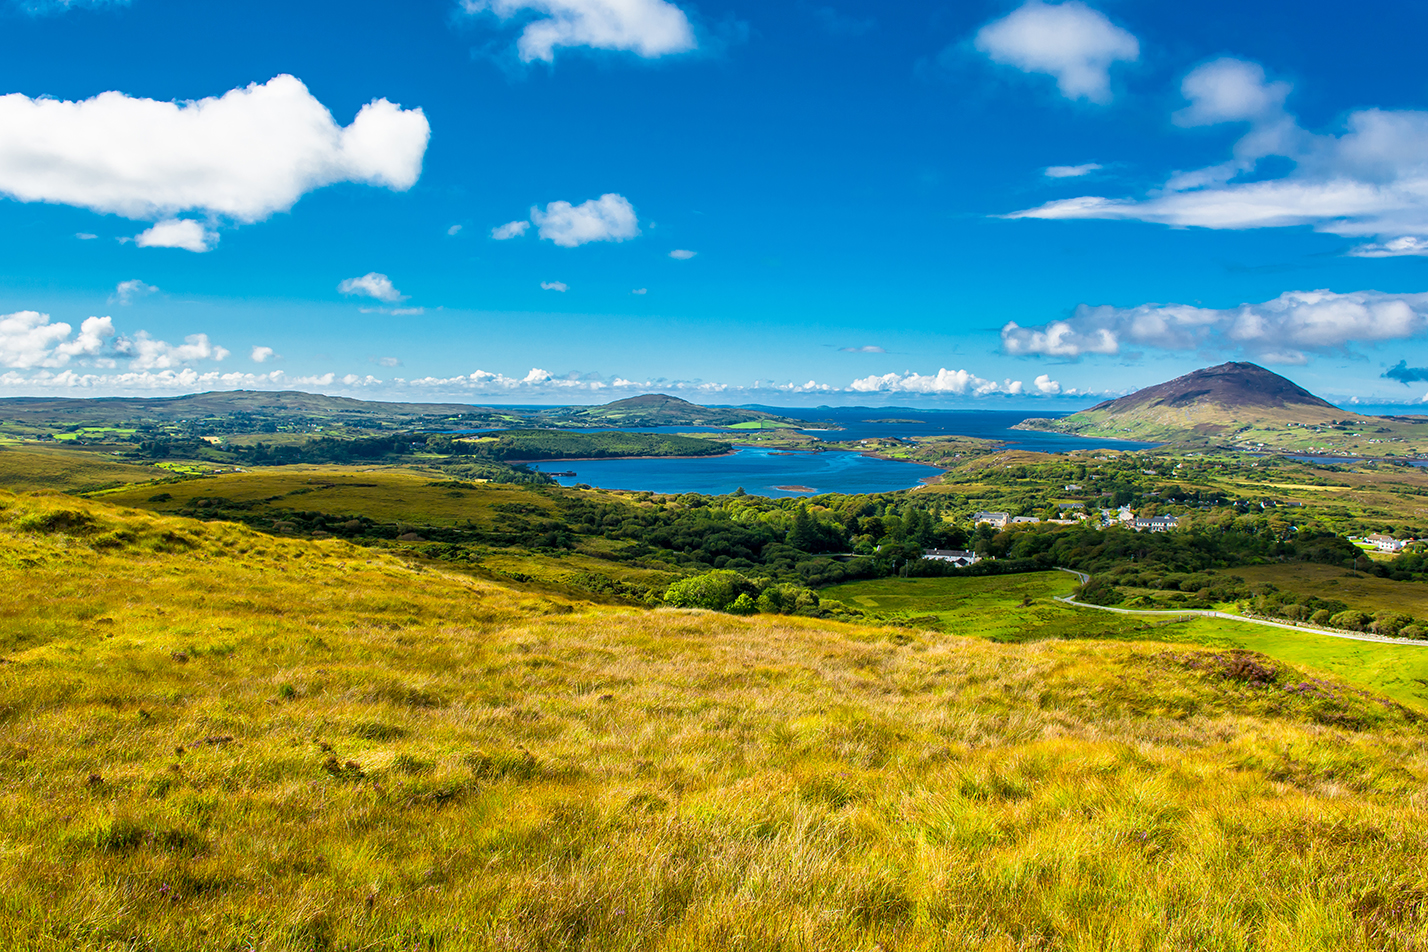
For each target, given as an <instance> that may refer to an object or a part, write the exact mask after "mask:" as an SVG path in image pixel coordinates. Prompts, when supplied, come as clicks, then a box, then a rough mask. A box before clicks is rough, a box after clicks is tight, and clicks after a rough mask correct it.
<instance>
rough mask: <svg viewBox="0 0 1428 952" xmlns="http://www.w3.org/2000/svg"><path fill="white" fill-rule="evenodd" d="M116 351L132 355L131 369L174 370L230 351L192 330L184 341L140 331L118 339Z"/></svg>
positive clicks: (215, 357)
mask: <svg viewBox="0 0 1428 952" xmlns="http://www.w3.org/2000/svg"><path fill="white" fill-rule="evenodd" d="M114 349H115V351H116V352H117V353H120V354H123V355H124V356H126V357H129V358H130V360H129V367H130V369H132V370H172V369H174V368H178V367H183V366H184V365H186V364H190V363H194V362H195V361H199V360H223V359H225V358H226V357H227V356H228V351H227V350H226V349H224V348H222V347H219V346H217V345H216V344H214V343H213V342H212V341H210V340H209V339H208V335H207V334H190V335H188V336H187V337H185V338H184V342H183V343H182V344H170V343H169V342H168V341H162V340H157V339H155V338H153V337H150V336H149V335H148V333H147V332H145V331H140V332H139V333H137V334H135V335H134V336H133V337H127V338H120V339H119V340H118V341H116V342H115V345H114Z"/></svg>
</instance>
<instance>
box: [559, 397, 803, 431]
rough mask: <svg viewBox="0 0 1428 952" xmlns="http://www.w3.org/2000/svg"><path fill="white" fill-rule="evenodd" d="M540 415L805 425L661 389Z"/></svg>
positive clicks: (570, 419) (585, 420) (588, 420)
mask: <svg viewBox="0 0 1428 952" xmlns="http://www.w3.org/2000/svg"><path fill="white" fill-rule="evenodd" d="M540 416H541V418H542V419H545V420H548V421H550V422H560V423H565V424H567V425H570V424H574V425H578V426H738V425H739V424H745V423H760V422H765V423H773V424H779V423H782V424H789V425H798V426H805V425H807V424H804V423H801V422H799V421H797V420H791V419H788V418H787V417H780V416H777V415H775V414H772V413H765V412H764V411H762V410H745V409H742V408H739V407H701V406H699V405H698V404H695V403H690V402H689V401H688V400H681V399H679V398H678V397H671V396H667V395H665V394H662V393H647V394H644V395H643V396H639V397H630V398H629V399H628V400H616V401H615V402H614V403H607V404H605V405H603V406H598V407H557V408H552V409H550V410H543V411H541V413H540Z"/></svg>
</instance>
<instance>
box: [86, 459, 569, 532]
mask: <svg viewBox="0 0 1428 952" xmlns="http://www.w3.org/2000/svg"><path fill="white" fill-rule="evenodd" d="M449 481H450V479H449V477H446V476H443V475H442V474H440V473H423V472H414V471H410V470H403V469H398V468H391V467H379V466H373V467H370V468H369V467H358V466H269V467H264V468H262V469H257V470H253V471H249V472H243V473H225V474H222V475H218V476H213V477H211V478H207V479H201V480H193V481H190V482H185V483H179V484H177V485H175V486H165V487H164V488H163V492H164V493H167V494H168V495H169V496H170V498H169V499H165V500H160V501H155V500H153V499H151V498H150V497H152V496H154V495H156V494H155V493H153V492H150V491H148V490H147V489H144V488H139V489H133V490H118V491H115V492H111V493H106V494H105V497H104V498H105V500H106V501H108V502H111V503H114V504H116V505H127V506H134V507H142V508H145V509H152V510H154V511H155V512H161V513H171V512H176V511H177V510H179V509H183V508H185V507H187V506H190V505H192V503H193V502H194V501H195V500H200V499H229V500H233V501H234V502H244V503H254V504H256V505H257V508H258V509H259V510H262V509H265V508H266V509H273V510H285V509H300V510H311V511H314V512H324V513H331V514H334V515H346V514H353V515H356V514H361V515H365V516H368V517H370V518H372V519H375V520H378V521H380V522H405V523H411V524H413V525H419V526H420V525H436V526H440V525H455V524H457V523H464V522H465V521H466V520H468V519H470V520H472V521H473V522H477V523H480V524H485V523H489V522H490V521H491V520H492V519H493V518H494V513H495V507H497V506H501V505H521V506H532V507H535V508H536V509H540V510H545V511H553V509H554V506H553V504H552V503H551V501H550V500H549V499H546V498H544V497H542V496H540V495H538V494H535V493H531V492H529V491H527V490H524V489H521V488H518V487H514V486H506V485H499V484H496V483H478V484H474V485H473V486H471V487H469V488H468V487H463V488H455V487H452V486H449V485H433V484H434V483H437V484H439V483H445V482H449Z"/></svg>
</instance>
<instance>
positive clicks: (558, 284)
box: [540, 281, 570, 294]
mask: <svg viewBox="0 0 1428 952" xmlns="http://www.w3.org/2000/svg"><path fill="white" fill-rule="evenodd" d="M540 289H541V290H542V291H559V292H560V293H561V294H564V293H565V292H566V291H569V290H570V285H568V284H566V283H565V282H564V281H542V282H541V283H540Z"/></svg>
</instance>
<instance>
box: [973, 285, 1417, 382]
mask: <svg viewBox="0 0 1428 952" xmlns="http://www.w3.org/2000/svg"><path fill="white" fill-rule="evenodd" d="M1425 330H1428V294H1384V293H1382V292H1379V291H1358V292H1354V293H1350V294H1336V293H1334V292H1332V291H1288V292H1286V293H1284V294H1281V295H1280V296H1279V297H1277V298H1275V299H1274V300H1272V301H1266V302H1264V303H1262V304H1241V305H1240V306H1239V307H1234V308H1225V309H1214V308H1203V307H1192V306H1189V305H1185V304H1143V305H1141V306H1139V307H1132V308H1118V307H1110V306H1100V307H1091V306H1088V305H1084V304H1083V305H1081V306H1080V307H1078V308H1076V311H1075V313H1074V314H1073V316H1072V317H1070V318H1068V319H1066V320H1061V321H1052V322H1051V323H1049V324H1045V325H1042V326H1040V327H1021V326H1019V325H1018V324H1017V323H1016V322H1015V321H1011V322H1008V323H1007V324H1006V326H1004V327H1003V328H1002V332H1001V333H1002V349H1003V350H1004V351H1006V352H1007V353H1008V354H1014V355H1020V356H1029V355H1036V356H1046V357H1068V358H1076V357H1080V356H1082V355H1083V354H1117V353H1120V352H1121V350H1122V349H1123V348H1124V347H1127V346H1129V347H1154V348H1158V349H1162V350H1180V351H1187V350H1193V351H1206V350H1211V351H1213V350H1220V351H1237V350H1238V351H1244V352H1246V353H1248V354H1250V355H1252V356H1255V357H1257V358H1258V359H1260V360H1264V361H1266V362H1270V363H1286V364H1302V363H1304V362H1306V361H1307V360H1308V355H1307V353H1306V352H1320V353H1324V352H1332V351H1343V350H1344V349H1346V348H1347V347H1348V346H1349V345H1350V344H1354V343H1376V342H1380V341H1389V340H1404V339H1407V338H1411V337H1417V336H1419V335H1421V334H1423V333H1424V331H1425Z"/></svg>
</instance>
